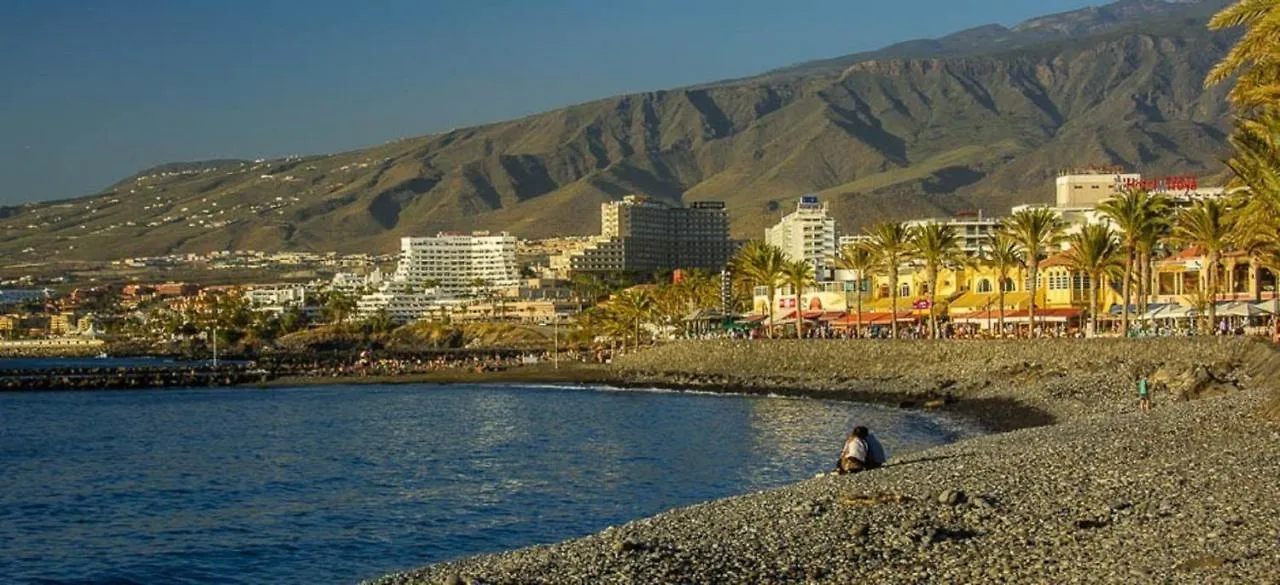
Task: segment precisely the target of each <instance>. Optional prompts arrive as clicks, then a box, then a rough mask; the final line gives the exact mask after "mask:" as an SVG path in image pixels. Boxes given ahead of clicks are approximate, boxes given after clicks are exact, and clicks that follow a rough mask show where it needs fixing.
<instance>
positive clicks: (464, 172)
mask: <svg viewBox="0 0 1280 585" xmlns="http://www.w3.org/2000/svg"><path fill="white" fill-rule="evenodd" d="M1224 4H1225V1H1224V0H1204V1H1181V2H1167V1H1160V0H1122V1H1120V2H1116V3H1114V4H1109V5H1107V6H1101V7H1093V8H1087V9H1083V10H1078V11H1073V12H1067V13H1062V14H1056V15H1050V16H1045V17H1041V18H1036V19H1033V20H1029V21H1027V22H1024V23H1021V24H1019V25H1017V26H1014V27H1011V28H1008V27H1003V26H1000V25H990V26H984V27H978V28H974V29H970V30H966V31H961V32H958V33H955V34H952V35H949V36H946V37H943V38H939V39H930V40H916V41H909V42H905V43H900V44H897V45H893V46H890V47H886V48H884V49H881V50H878V51H872V52H867V53H859V54H855V55H848V56H845V57H839V58H835V59H827V60H821V61H814V62H809V63H802V64H798V65H795V66H791V67H786V68H782V69H778V70H775V71H769V72H766V73H764V74H761V75H759V76H755V77H750V78H744V79H736V80H724V81H717V82H712V83H707V84H704V85H700V86H694V87H689V88H683V89H674V90H664V91H653V92H647V93H637V94H629V95H622V96H617V97H612V98H608V99H601V100H596V101H592V102H588V103H583V104H578V105H574V106H569V107H566V108H562V109H558V110H554V111H550V112H546V113H542V114H536V115H531V116H528V117H525V118H521V119H517V120H511V121H506V122H499V123H493V124H487V125H483V126H476V127H471V128H462V129H456V130H451V131H448V132H443V133H438V134H432V135H427V136H422V137H416V138H409V139H402V140H396V141H392V142H388V143H385V144H382V145H378V146H374V147H371V148H366V149H361V150H356V151H351V152H343V153H336V154H326V155H318V156H306V157H291V158H287V159H271V160H256V161H248V160H214V161H202V162H193V163H172V164H166V165H162V166H158V167H155V168H153V169H148V170H146V171H143V172H141V173H138V174H137V175H135V176H131V177H128V178H125V179H123V180H121V181H120V182H118V183H116V184H114V185H112V186H111V187H109V188H107V189H106V190H104V191H103V192H101V193H98V194H94V195H91V196H87V197H82V198H76V199H70V200H62V201H52V202H44V203H32V204H27V205H24V206H20V207H9V208H0V257H4V258H6V259H7V260H9V261H10V262H14V263H16V262H35V261H42V260H49V259H88V260H103V259H112V258H118V257H124V256H136V255H157V254H165V253H172V252H207V251H212V250H221V249H228V248H236V249H258V250H267V251H275V250H316V251H327V250H337V251H342V252H354V251H370V252H388V251H392V250H394V249H396V247H397V244H398V240H397V239H398V238H399V237H401V236H406V235H429V234H434V233H435V232H436V231H439V230H470V229H489V230H507V231H510V232H512V233H514V234H516V235H518V236H521V237H531V238H532V237H547V236H553V235H585V234H592V233H597V232H598V230H599V224H600V219H599V205H600V203H601V202H602V201H606V200H610V199H618V198H621V197H622V196H624V195H627V194H631V193H638V194H645V195H649V196H652V197H655V198H658V199H661V200H665V201H668V202H671V203H677V204H679V203H684V204H687V203H689V202H692V201H699V200H722V201H725V202H726V203H727V205H728V209H729V212H730V218H731V221H732V229H733V233H734V235H735V237H740V238H748V237H759V236H760V234H761V232H762V230H763V228H764V227H765V226H766V225H768V224H771V223H773V222H774V221H776V220H777V218H778V217H779V216H780V215H781V214H782V213H785V212H786V211H787V210H788V209H789V208H790V207H791V206H792V205H793V203H794V202H795V201H796V200H797V199H798V198H799V196H801V195H804V194H809V193H816V194H818V195H819V196H821V197H822V198H823V199H825V200H826V201H829V202H830V204H831V208H832V212H833V214H834V215H835V216H836V218H837V221H838V223H839V226H840V228H841V230H842V231H846V232H853V231H856V230H858V229H860V228H862V227H864V226H866V225H868V224H869V223H871V222H874V221H878V220H882V219H895V220H899V219H909V218H917V217H930V216H947V215H952V214H956V213H959V212H973V211H979V210H981V211H983V212H985V213H987V214H1003V213H1007V212H1008V209H1009V207H1010V206H1012V205H1015V204H1019V203H1033V202H1048V201H1051V200H1052V197H1053V191H1052V181H1053V177H1054V176H1055V175H1056V173H1057V171H1058V169H1060V168H1065V167H1073V166H1083V165H1106V166H1123V167H1128V168H1131V169H1133V170H1136V171H1139V172H1142V173H1144V174H1149V175H1162V174H1175V173H1176V174H1191V175H1199V176H1202V177H1209V178H1210V182H1212V178H1214V177H1220V176H1221V175H1222V173H1223V165H1222V163H1221V159H1222V158H1224V156H1225V155H1226V147H1225V142H1226V136H1227V132H1228V131H1229V128H1230V112H1229V109H1228V108H1227V106H1226V104H1225V101H1224V99H1223V97H1224V94H1225V91H1226V89H1225V88H1213V89H1209V90H1206V89H1204V87H1203V79H1204V76H1205V73H1206V72H1207V71H1208V70H1209V68H1210V67H1211V66H1212V65H1213V64H1214V63H1215V62H1216V61H1217V60H1218V59H1219V58H1220V57H1221V56H1222V55H1224V54H1225V52H1226V50H1227V49H1228V48H1229V47H1230V45H1231V43H1232V42H1233V41H1234V40H1235V37H1234V36H1233V35H1231V34H1228V33H1213V32H1210V31H1208V30H1207V29H1206V28H1205V23H1206V22H1207V20H1208V17H1209V15H1210V14H1212V13H1213V12H1214V11H1216V10H1217V9H1219V8H1221V7H1222V6H1223V5H1224Z"/></svg>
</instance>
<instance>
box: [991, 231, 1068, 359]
mask: <svg viewBox="0 0 1280 585" xmlns="http://www.w3.org/2000/svg"><path fill="white" fill-rule="evenodd" d="M1064 228H1065V224H1063V222H1062V218H1060V217H1058V214H1056V213H1054V212H1053V211H1052V210H1050V209H1046V208H1043V207H1040V208H1033V209H1023V210H1021V211H1019V212H1017V213H1015V214H1013V215H1011V216H1009V217H1006V218H1005V219H1004V221H1003V222H1002V223H1001V226H1000V229H1001V230H1003V231H1004V233H1005V235H1007V236H1008V237H1009V238H1010V239H1011V240H1013V241H1014V242H1015V243H1016V244H1017V245H1018V248H1019V250H1020V251H1021V252H1022V258H1023V262H1025V263H1026V266H1027V276H1028V278H1030V279H1031V286H1030V287H1028V288H1029V289H1030V292H1031V312H1030V315H1029V317H1030V319H1029V321H1030V328H1031V331H1032V335H1034V334H1035V333H1034V332H1035V329H1036V293H1037V292H1039V291H1040V261H1041V260H1043V259H1044V258H1046V257H1048V255H1049V253H1050V252H1051V251H1053V249H1054V248H1055V247H1057V245H1058V244H1059V243H1060V242H1062V238H1063V229H1064Z"/></svg>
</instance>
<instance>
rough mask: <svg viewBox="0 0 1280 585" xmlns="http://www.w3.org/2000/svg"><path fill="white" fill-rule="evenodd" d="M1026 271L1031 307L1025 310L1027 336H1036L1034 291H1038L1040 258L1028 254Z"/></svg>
mask: <svg viewBox="0 0 1280 585" xmlns="http://www.w3.org/2000/svg"><path fill="white" fill-rule="evenodd" d="M1028 256H1030V258H1029V259H1028V260H1027V271H1028V272H1030V276H1031V308H1030V310H1029V311H1028V312H1027V337H1035V336H1036V293H1037V292H1040V279H1039V278H1038V277H1039V276H1040V259H1039V258H1036V256H1035V254H1028Z"/></svg>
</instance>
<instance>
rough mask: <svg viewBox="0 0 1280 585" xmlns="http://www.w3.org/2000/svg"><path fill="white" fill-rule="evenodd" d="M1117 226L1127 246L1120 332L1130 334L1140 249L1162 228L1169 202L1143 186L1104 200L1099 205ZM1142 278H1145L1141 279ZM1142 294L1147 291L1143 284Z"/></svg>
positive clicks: (1099, 209)
mask: <svg viewBox="0 0 1280 585" xmlns="http://www.w3.org/2000/svg"><path fill="white" fill-rule="evenodd" d="M1098 211H1101V212H1102V213H1103V214H1105V215H1106V216H1107V217H1108V218H1110V219H1111V221H1112V223H1114V224H1115V226H1116V228H1118V229H1119V230H1120V236H1121V238H1122V239H1121V243H1122V245H1123V246H1124V255H1125V257H1124V280H1123V281H1122V282H1121V285H1120V286H1121V293H1120V295H1121V296H1122V297H1123V298H1124V307H1123V310H1122V311H1121V321H1120V333H1121V335H1126V336H1127V335H1128V334H1129V307H1130V306H1131V305H1133V283H1134V281H1135V278H1134V277H1135V274H1134V272H1135V268H1136V265H1137V259H1138V251H1139V247H1140V246H1141V244H1142V242H1143V241H1144V238H1143V237H1144V236H1145V235H1147V234H1150V233H1152V232H1158V231H1160V230H1159V226H1158V225H1157V224H1159V223H1163V221H1164V213H1165V212H1166V211H1167V202H1166V200H1165V199H1164V198H1163V197H1159V196H1153V195H1151V194H1149V193H1147V192H1146V191H1143V190H1126V191H1122V192H1121V193H1118V194H1116V195H1115V196H1113V197H1111V198H1110V199H1108V200H1106V201H1103V202H1102V204H1101V205H1099V206H1098ZM1137 280H1141V279H1137ZM1140 288H1142V289H1144V290H1140V291H1139V294H1142V293H1144V292H1145V286H1142V287H1140Z"/></svg>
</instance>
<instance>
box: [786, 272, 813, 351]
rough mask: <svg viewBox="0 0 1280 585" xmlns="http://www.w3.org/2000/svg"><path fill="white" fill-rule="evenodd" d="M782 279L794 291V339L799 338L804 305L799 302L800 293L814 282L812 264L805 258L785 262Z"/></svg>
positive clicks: (801, 330)
mask: <svg viewBox="0 0 1280 585" xmlns="http://www.w3.org/2000/svg"><path fill="white" fill-rule="evenodd" d="M782 281H783V282H785V283H787V284H788V285H790V286H791V290H793V291H795V293H796V339H799V338H801V337H804V306H803V305H801V303H800V295H801V294H803V293H804V289H805V287H807V286H809V285H810V284H811V283H813V282H814V278H813V265H812V264H810V263H809V262H808V261H806V260H796V261H795V262H787V263H786V264H785V265H784V266H783V267H782Z"/></svg>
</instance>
